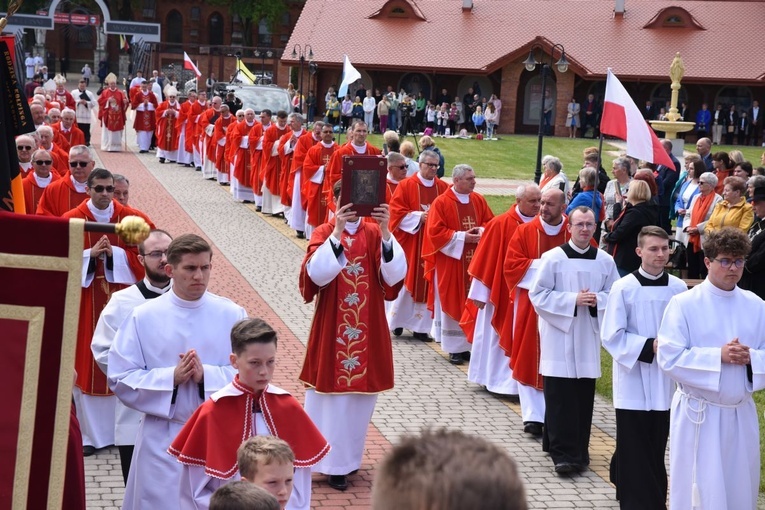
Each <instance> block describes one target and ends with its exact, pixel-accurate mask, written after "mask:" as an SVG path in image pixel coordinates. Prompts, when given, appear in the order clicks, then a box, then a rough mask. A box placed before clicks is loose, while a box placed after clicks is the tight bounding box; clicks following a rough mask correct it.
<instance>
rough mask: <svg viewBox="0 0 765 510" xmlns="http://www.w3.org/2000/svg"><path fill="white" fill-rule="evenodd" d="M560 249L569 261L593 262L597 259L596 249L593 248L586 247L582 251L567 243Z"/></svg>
mask: <svg viewBox="0 0 765 510" xmlns="http://www.w3.org/2000/svg"><path fill="white" fill-rule="evenodd" d="M561 249H562V250H563V253H565V254H566V257H568V258H570V259H584V260H595V259H597V258H598V249H597V248H595V247H594V246H588V247H587V248H585V249H584V251H582V249H581V248H579V247H578V246H577V245H575V244H574V242H573V241H569V242H567V243H566V244H564V245H562V246H561Z"/></svg>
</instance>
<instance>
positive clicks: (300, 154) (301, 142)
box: [282, 131, 319, 209]
mask: <svg viewBox="0 0 765 510" xmlns="http://www.w3.org/2000/svg"><path fill="white" fill-rule="evenodd" d="M318 143H319V140H317V139H316V138H314V136H313V132H312V131H307V132H306V133H304V134H303V136H301V137H300V138H299V139H298V142H297V145H296V146H295V150H294V151H293V157H292V164H291V165H290V175H289V178H288V179H287V190H288V192H289V195H290V205H291V203H292V190H293V188H294V186H295V176H296V175H297V173H298V172H300V191H301V195H300V200H301V202H302V204H301V205H302V207H303V209H305V201H304V200H303V195H302V190H303V185H304V184H305V181H306V179H305V172H303V164H304V163H305V157H306V154H308V150H309V149H310V148H311V147H313V146H314V145H317V144H318ZM282 203H283V202H282ZM285 205H286V204H285Z"/></svg>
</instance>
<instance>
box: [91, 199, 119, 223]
mask: <svg viewBox="0 0 765 510" xmlns="http://www.w3.org/2000/svg"><path fill="white" fill-rule="evenodd" d="M87 205H88V210H89V211H90V213H91V214H92V215H93V217H94V218H95V219H96V221H97V222H98V223H109V220H110V219H112V215H113V214H114V201H112V202H109V207H107V208H106V209H103V210H102V209H97V208H96V206H94V205H93V201H92V200H91V199H88V202H87Z"/></svg>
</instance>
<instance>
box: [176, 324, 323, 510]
mask: <svg viewBox="0 0 765 510" xmlns="http://www.w3.org/2000/svg"><path fill="white" fill-rule="evenodd" d="M276 345H277V338H276V332H275V331H274V330H273V329H272V328H271V326H269V325H268V324H267V323H266V322H265V321H263V320H262V319H245V320H241V321H239V322H237V323H236V324H234V327H233V328H232V329H231V350H232V353H231V355H230V360H231V365H232V366H233V367H234V368H235V369H237V371H238V374H237V375H236V377H235V378H234V380H233V381H232V382H231V383H230V384H228V385H227V386H226V387H224V388H223V389H221V390H220V391H218V392H217V393H215V394H213V395H212V397H210V399H209V400H208V401H207V402H205V403H204V404H202V405H201V406H199V408H198V409H197V411H196V412H195V413H194V415H193V416H192V417H191V418H189V420H188V422H186V425H185V426H184V427H183V429H182V430H181V432H180V433H179V434H178V437H176V438H175V441H173V443H172V444H171V445H170V448H168V453H170V454H171V455H173V456H175V457H176V458H177V459H178V462H180V463H181V464H183V473H182V477H181V483H180V502H181V508H184V509H204V510H207V508H208V507H209V504H210V496H212V493H213V492H215V490H216V489H217V488H218V487H220V486H222V485H225V484H227V483H228V482H230V481H232V480H238V479H239V466H238V463H237V450H238V449H239V447H240V445H241V444H242V439H247V438H250V437H252V436H277V437H279V438H282V439H283V440H284V441H285V442H286V443H287V444H288V445H289V446H290V447H291V448H292V451H294V452H295V453H294V457H293V459H294V467H295V468H296V469H295V470H294V471H295V473H294V490H293V491H292V496H291V497H290V496H289V495H288V496H287V498H288V500H289V501H287V500H285V502H284V503H285V505H286V508H287V509H289V510H298V509H299V510H308V509H309V508H310V507H311V469H310V468H311V466H313V465H314V464H316V463H317V462H319V461H320V460H321V459H322V458H324V456H325V455H326V454H327V452H329V444H328V443H327V440H326V439H324V437H323V436H322V435H321V433H320V432H319V430H318V429H317V428H316V426H315V425H314V424H313V422H312V421H311V419H310V418H309V417H308V415H307V414H306V413H305V411H304V410H303V408H302V407H301V405H300V403H299V402H298V401H297V399H295V397H293V396H292V395H290V394H289V393H288V392H287V391H285V390H283V389H281V388H277V387H276V386H273V385H271V379H272V378H273V375H274V367H275V366H276ZM290 474H292V468H290ZM250 481H252V480H250Z"/></svg>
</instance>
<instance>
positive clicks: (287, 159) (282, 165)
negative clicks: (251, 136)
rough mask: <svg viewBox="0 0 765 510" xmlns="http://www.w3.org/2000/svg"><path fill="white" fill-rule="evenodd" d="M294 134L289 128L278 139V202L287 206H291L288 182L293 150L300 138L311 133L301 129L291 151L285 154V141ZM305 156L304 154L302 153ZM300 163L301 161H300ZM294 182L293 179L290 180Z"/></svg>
mask: <svg viewBox="0 0 765 510" xmlns="http://www.w3.org/2000/svg"><path fill="white" fill-rule="evenodd" d="M293 135H294V131H292V130H291V129H290V130H289V131H287V133H285V134H284V135H282V137H281V138H280V139H279V149H278V151H279V202H280V203H281V204H282V205H284V206H287V207H291V206H292V188H290V187H289V182H290V172H291V171H292V166H293V165H292V162H293V161H294V160H295V151H296V150H297V146H298V142H299V141H300V139H301V138H303V137H304V136H306V135H307V136H311V133H310V132H308V131H306V130H305V129H303V132H302V133H300V136H298V138H297V140H296V141H295V143H294V149H293V150H292V152H290V153H289V154H287V153H286V152H285V149H286V147H287V143H289V141H290V140H292V136H293ZM304 156H305V155H304ZM301 163H302V161H301ZM292 182H293V183H294V182H295V181H294V180H293V181H292Z"/></svg>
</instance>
